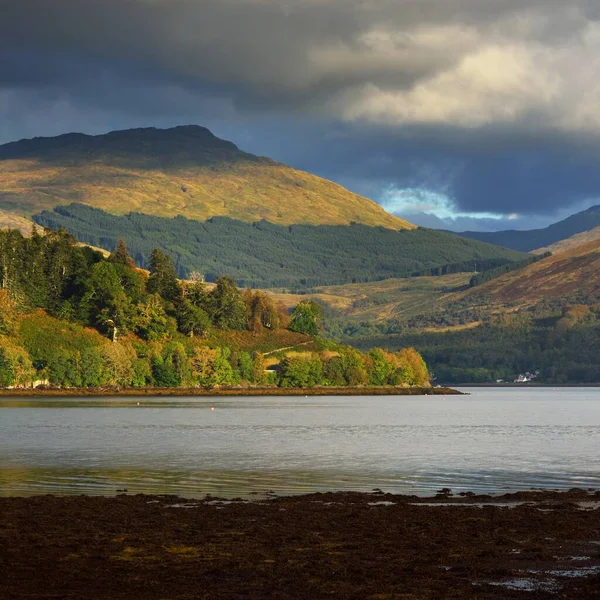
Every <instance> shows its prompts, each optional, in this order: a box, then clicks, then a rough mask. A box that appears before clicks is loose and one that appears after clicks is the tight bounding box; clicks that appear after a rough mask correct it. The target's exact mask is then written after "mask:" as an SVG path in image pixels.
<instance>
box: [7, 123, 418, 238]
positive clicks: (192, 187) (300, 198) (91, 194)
mask: <svg viewBox="0 0 600 600" xmlns="http://www.w3.org/2000/svg"><path fill="white" fill-rule="evenodd" d="M72 202H78V203H80V204H86V205H89V206H93V207H96V208H100V209H102V210H105V211H106V212H109V213H113V214H125V213H128V212H140V213H145V214H149V215H156V216H163V217H175V216H177V215H182V216H185V217H188V218H190V219H195V220H199V221H204V220H206V219H209V218H210V217H217V216H227V217H231V218H232V219H239V220H242V221H250V222H254V221H260V220H261V219H264V220H267V221H270V222H272V223H279V224H285V225H291V224H296V223H298V224H299V223H304V224H313V225H320V224H328V225H349V224H350V223H352V222H356V223H362V224H364V225H370V226H381V227H386V228H388V229H397V230H399V229H413V228H414V225H411V224H410V223H408V222H406V221H404V220H402V219H399V218H398V217H395V216H393V215H391V214H389V213H387V212H386V211H385V210H384V209H383V208H381V206H379V205H378V204H377V203H375V202H373V201H372V200H369V199H367V198H364V197H362V196H359V195H357V194H354V193H352V192H350V191H348V190H346V189H344V188H342V187H341V186H339V185H337V184H335V183H333V182H331V181H327V180H326V179H322V178H320V177H317V176H315V175H311V174H309V173H306V172H303V171H298V170H296V169H293V168H291V167H288V166H286V165H283V164H281V163H278V162H276V161H274V160H271V159H269V158H264V157H259V156H255V155H253V154H249V153H247V152H243V151H242V150H240V149H239V148H238V147H237V146H236V145H235V144H234V143H232V142H230V141H227V140H223V139H221V138H218V137H217V136H215V135H214V134H213V133H212V132H211V131H210V130H209V129H207V128H206V127H201V126H199V125H182V126H178V127H172V128H169V129H158V128H156V127H144V128H138V129H127V130H122V131H113V132H110V133H106V134H102V135H94V136H92V135H86V134H82V133H68V134H64V135H60V136H57V137H53V138H34V139H30V140H21V141H19V142H13V143H10V144H5V145H4V146H0V209H5V210H9V211H12V212H15V213H17V214H20V215H23V216H31V215H33V214H35V213H37V212H40V211H41V210H44V209H49V210H51V209H53V208H55V207H56V206H59V205H64V204H71V203H72Z"/></svg>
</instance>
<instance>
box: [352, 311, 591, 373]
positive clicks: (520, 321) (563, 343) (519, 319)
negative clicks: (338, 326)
mask: <svg viewBox="0 0 600 600" xmlns="http://www.w3.org/2000/svg"><path fill="white" fill-rule="evenodd" d="M348 341H351V343H352V344H353V345H354V346H356V347H357V348H361V349H368V348H370V347H372V346H374V345H377V346H380V347H384V348H388V349H390V350H393V349H394V348H399V347H404V346H406V345H410V346H414V347H415V348H416V349H417V350H418V351H419V352H420V353H421V354H422V355H423V358H424V359H425V360H426V361H427V364H428V365H429V367H430V369H431V371H432V374H433V375H434V376H435V382H436V383H442V384H457V383H492V382H496V381H498V380H503V381H505V382H512V381H514V380H515V379H516V378H517V377H518V376H519V375H520V374H524V373H526V372H530V373H535V372H537V371H539V373H538V374H537V378H536V380H537V381H539V382H543V383H597V382H600V362H599V360H598V356H599V355H600V306H598V305H593V306H586V305H567V306H562V307H561V306H559V305H557V306H540V307H538V308H537V309H535V310H532V311H520V312H515V313H507V314H504V315H500V316H493V317H491V318H489V319H488V320H487V321H486V322H485V323H484V324H482V325H480V326H479V327H475V328H472V329H463V330H455V331H447V332H435V333H434V332H415V331H413V332H410V331H404V332H403V333H400V334H396V335H394V334H392V335H374V336H373V335H371V336H369V337H356V338H349V340H348Z"/></svg>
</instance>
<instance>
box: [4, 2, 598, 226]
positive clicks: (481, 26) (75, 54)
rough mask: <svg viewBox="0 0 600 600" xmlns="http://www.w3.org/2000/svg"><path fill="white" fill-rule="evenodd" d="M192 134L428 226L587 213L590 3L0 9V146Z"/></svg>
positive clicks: (592, 89)
mask: <svg viewBox="0 0 600 600" xmlns="http://www.w3.org/2000/svg"><path fill="white" fill-rule="evenodd" d="M189 123H195V124H199V125H205V126H207V127H209V128H210V129H212V130H213V132H214V133H215V134H217V135H219V136H220V137H225V138H227V139H230V140H232V141H234V142H235V143H237V144H238V145H239V146H240V147H241V148H243V149H245V150H248V151H250V152H255V153H258V154H264V155H268V156H271V157H272V158H275V159H277V160H280V161H283V162H286V163H288V164H291V165H293V166H295V167H298V168H302V169H306V170H309V171H311V172H314V173H317V174H319V175H322V176H325V177H328V178H331V179H334V180H336V181H338V182H340V183H342V184H343V185H345V186H347V187H349V188H351V189H353V190H355V191H357V192H359V193H363V194H365V195H367V196H369V197H371V198H373V199H374V200H376V201H378V202H380V203H381V204H382V205H383V206H384V207H385V208H386V209H388V210H389V211H391V212H395V213H397V214H400V215H402V216H408V217H409V218H411V219H412V220H413V221H415V222H418V223H420V224H424V225H430V226H440V227H442V226H443V227H448V228H452V229H457V230H462V229H503V228H507V227H511V228H513V227H514V228H521V229H523V228H525V229H528V228H531V227H535V226H544V225H546V224H548V223H550V222H552V221H554V220H556V219H558V218H561V217H564V216H567V215H568V214H570V213H573V212H576V211H577V210H581V209H583V208H586V207H588V206H590V205H592V204H596V203H600V151H599V150H600V146H599V141H600V2H598V0H569V1H566V0H563V1H556V0H282V1H278V0H0V143H4V142H8V141H12V140H15V139H21V138H24V137H33V136H38V135H56V134H60V133H64V132H69V131H82V132H85V133H103V132H106V131H110V130H113V129H123V128H129V127H139V126H157V127H167V126H171V125H179V124H189Z"/></svg>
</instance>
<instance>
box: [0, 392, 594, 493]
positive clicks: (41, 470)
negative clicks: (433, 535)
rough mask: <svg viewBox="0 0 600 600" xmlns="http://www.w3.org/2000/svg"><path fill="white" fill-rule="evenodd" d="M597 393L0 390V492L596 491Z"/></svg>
mask: <svg viewBox="0 0 600 600" xmlns="http://www.w3.org/2000/svg"><path fill="white" fill-rule="evenodd" d="M138 400H139V401H140V402H141V404H142V405H141V406H140V407H137V406H136V403H137V401H138ZM599 400H600V390H596V389H561V390H558V391H553V390H548V389H543V388H542V389H539V388H538V389H532V390H523V389H510V390H499V389H476V390H473V393H472V395H471V396H468V397H456V396H455V397H452V396H448V397H447V398H444V397H431V396H429V397H419V398H412V397H381V396H380V397H362V398H361V397H334V398H323V397H320V398H240V399H232V398H223V399H219V398H213V399H207V398H200V399H198V400H196V399H189V398H188V399H173V400H165V399H164V398H160V399H147V398H143V399H138V398H135V399H127V398H117V399H92V400H77V399H66V400H56V399H50V400H39V401H31V400H20V399H15V400H6V401H1V402H0V494H2V495H30V494H39V493H59V494H64V493H75V494H79V493H86V494H114V493H116V492H117V490H122V489H127V490H128V492H130V493H137V492H144V493H169V494H178V495H183V496H188V497H200V496H204V495H205V494H208V493H210V494H213V495H220V496H228V497H233V496H248V495H251V494H253V493H262V494H264V493H265V492H267V491H273V492H275V493H277V494H295V493H303V492H309V491H328V490H360V491H371V490H372V489H373V488H380V489H382V490H384V491H391V492H396V493H416V494H421V495H429V494H431V493H433V492H435V491H436V490H438V489H440V488H443V487H449V488H452V489H453V490H454V491H455V492H459V491H466V490H472V491H482V492H491V493H499V492H505V491H508V490H516V489H528V488H531V487H543V488H551V489H552V488H557V489H568V488H571V487H585V488H591V487H593V488H597V487H600V458H599V454H598V451H597V449H598V448H599V447H600V402H599ZM211 406H214V407H215V410H214V411H211V410H210V407H211Z"/></svg>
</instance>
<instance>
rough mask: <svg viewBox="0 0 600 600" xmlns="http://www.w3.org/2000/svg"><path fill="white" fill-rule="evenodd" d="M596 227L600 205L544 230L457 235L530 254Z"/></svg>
mask: <svg viewBox="0 0 600 600" xmlns="http://www.w3.org/2000/svg"><path fill="white" fill-rule="evenodd" d="M597 226H600V205H596V206H592V207H590V208H588V209H587V210H584V211H581V212H579V213H576V214H574V215H571V216H570V217H567V218H566V219H564V220H562V221H559V222H558V223H554V224H552V225H550V226H548V227H545V228H544V229H531V230H524V231H518V230H514V229H512V230H506V231H485V232H484V231H463V232H461V233H459V234H458V235H460V236H463V237H467V238H471V239H474V240H479V241H481V242H487V243H489V244H496V245H498V246H503V247H504V248H511V249H512V250H520V251H521V252H531V251H533V250H538V249H541V250H542V251H543V250H544V249H545V248H547V247H548V246H551V245H552V244H555V243H556V242H559V241H560V240H564V239H566V238H569V237H571V236H573V235H575V234H578V233H582V232H584V231H589V230H590V229H593V228H594V227H597Z"/></svg>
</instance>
